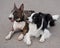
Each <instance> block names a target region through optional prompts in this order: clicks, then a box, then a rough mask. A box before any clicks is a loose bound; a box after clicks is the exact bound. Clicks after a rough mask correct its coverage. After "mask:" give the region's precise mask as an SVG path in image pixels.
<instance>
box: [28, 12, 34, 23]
mask: <svg viewBox="0 0 60 48" xmlns="http://www.w3.org/2000/svg"><path fill="white" fill-rule="evenodd" d="M34 14H35V13H32V14H31V16H30V17H28V19H29V21H30V22H32V16H33V15H34Z"/></svg>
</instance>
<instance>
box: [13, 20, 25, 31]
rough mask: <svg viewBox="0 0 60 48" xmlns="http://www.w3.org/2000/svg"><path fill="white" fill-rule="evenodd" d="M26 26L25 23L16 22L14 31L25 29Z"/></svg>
mask: <svg viewBox="0 0 60 48" xmlns="http://www.w3.org/2000/svg"><path fill="white" fill-rule="evenodd" d="M24 26H25V22H24V21H23V22H16V21H14V23H13V28H14V30H16V29H23V28H24Z"/></svg>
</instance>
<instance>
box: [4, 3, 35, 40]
mask: <svg viewBox="0 0 60 48" xmlns="http://www.w3.org/2000/svg"><path fill="white" fill-rule="evenodd" d="M33 12H34V11H33V10H24V4H23V3H22V4H21V6H20V8H19V9H18V8H17V7H16V5H15V3H14V9H13V10H12V13H11V14H10V15H9V20H10V21H11V22H13V25H12V29H11V31H10V32H9V34H8V35H7V36H6V37H5V39H6V40H8V39H10V38H11V37H12V35H13V34H14V33H15V32H16V31H18V30H20V35H19V37H18V40H22V39H23V37H24V35H25V34H26V33H27V31H28V23H27V22H26V19H27V17H28V16H30V15H31V13H33Z"/></svg>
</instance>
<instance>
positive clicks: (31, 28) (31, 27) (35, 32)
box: [24, 19, 43, 45]
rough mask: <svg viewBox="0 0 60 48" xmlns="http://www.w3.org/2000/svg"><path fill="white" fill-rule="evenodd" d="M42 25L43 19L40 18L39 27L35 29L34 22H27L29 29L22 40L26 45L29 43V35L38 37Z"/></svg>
mask: <svg viewBox="0 0 60 48" xmlns="http://www.w3.org/2000/svg"><path fill="white" fill-rule="evenodd" d="M42 26H43V19H42V24H41V27H40V28H39V29H37V27H36V24H33V23H29V31H28V33H27V34H26V35H25V37H24V42H26V44H27V45H30V44H31V39H30V37H31V36H35V37H39V36H40V34H42V31H41V32H40V30H41V28H42Z"/></svg>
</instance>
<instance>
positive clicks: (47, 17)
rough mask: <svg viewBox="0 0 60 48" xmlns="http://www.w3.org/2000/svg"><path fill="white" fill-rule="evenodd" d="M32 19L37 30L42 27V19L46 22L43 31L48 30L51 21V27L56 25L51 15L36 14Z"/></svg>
mask: <svg viewBox="0 0 60 48" xmlns="http://www.w3.org/2000/svg"><path fill="white" fill-rule="evenodd" d="M32 19H33V22H34V23H35V24H36V25H37V29H38V28H39V27H40V26H41V24H42V19H43V20H44V21H43V27H42V30H44V29H46V28H47V26H48V22H49V21H50V23H49V25H50V26H54V25H55V20H53V18H52V16H51V15H50V14H44V13H41V12H39V13H36V14H34V15H33V17H32Z"/></svg>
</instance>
